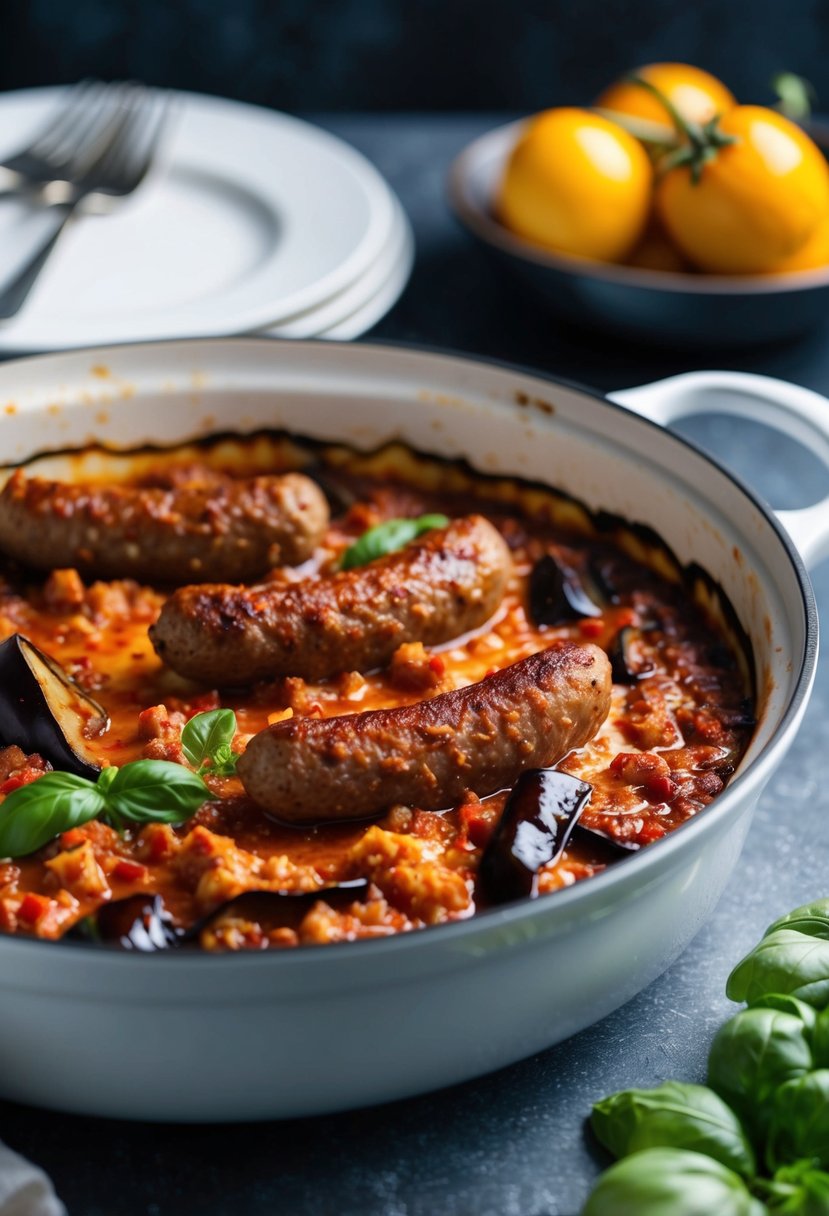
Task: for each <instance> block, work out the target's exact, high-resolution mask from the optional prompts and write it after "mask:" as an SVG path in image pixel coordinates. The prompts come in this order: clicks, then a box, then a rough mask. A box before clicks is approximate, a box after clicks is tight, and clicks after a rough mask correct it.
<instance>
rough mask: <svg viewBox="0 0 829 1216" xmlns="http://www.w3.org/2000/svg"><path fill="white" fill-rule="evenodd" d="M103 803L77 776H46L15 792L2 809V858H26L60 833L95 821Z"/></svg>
mask: <svg viewBox="0 0 829 1216" xmlns="http://www.w3.org/2000/svg"><path fill="white" fill-rule="evenodd" d="M103 809H104V799H103V797H102V796H101V794H100V793H99V792H98V790H97V788H96V786H95V784H94V783H93V782H92V781H87V780H86V778H85V777H76V776H75V775H74V773H45V774H44V776H42V777H38V778H37V779H36V780H34V781H32V782H31V783H30V784H29V785H22V786H21V787H20V788H19V789H16V790H13V791H12V793H11V794H9V795H7V797H6V798H5V799H4V801H3V804H2V806H0V857H25V856H27V854H29V853H34V852H36V850H37V849H40V848H42V847H43V845H45V844H48V843H49V841H50V840H53V839H54V838H55V836H59V835H60V833H61V832H68V831H69V829H70V828H77V827H80V826H81V824H83V823H88V822H89V821H90V819H95V818H96V816H98V815H100V813H101V811H102V810H103Z"/></svg>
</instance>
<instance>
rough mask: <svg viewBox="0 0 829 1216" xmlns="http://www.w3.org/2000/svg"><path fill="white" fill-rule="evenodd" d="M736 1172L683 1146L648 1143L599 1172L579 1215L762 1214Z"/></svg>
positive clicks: (719, 1215) (763, 1212)
mask: <svg viewBox="0 0 829 1216" xmlns="http://www.w3.org/2000/svg"><path fill="white" fill-rule="evenodd" d="M765 1213H766V1208H765V1207H764V1205H763V1204H762V1203H761V1202H760V1201H759V1200H757V1199H755V1198H754V1197H753V1196H752V1194H751V1192H750V1191H749V1189H748V1187H747V1186H746V1184H745V1182H744V1181H743V1180H742V1178H741V1177H740V1175H739V1174H735V1173H734V1171H733V1170H730V1169H728V1167H727V1166H725V1165H723V1164H722V1163H721V1162H720V1161H715V1160H714V1159H713V1158H712V1157H707V1156H704V1155H703V1154H702V1153H692V1152H689V1151H688V1150H687V1149H682V1148H648V1149H644V1150H643V1151H642V1152H640V1153H634V1154H633V1155H632V1156H631V1157H625V1158H624V1159H623V1160H622V1161H618V1162H617V1163H616V1165H612V1166H611V1167H610V1169H609V1170H607V1171H606V1172H605V1173H604V1174H602V1176H601V1178H600V1179H599V1181H598V1182H597V1184H596V1186H595V1188H594V1189H593V1191H592V1193H591V1195H590V1197H589V1199H588V1200H587V1203H586V1204H585V1206H584V1208H583V1210H582V1216H715V1214H716V1216H765Z"/></svg>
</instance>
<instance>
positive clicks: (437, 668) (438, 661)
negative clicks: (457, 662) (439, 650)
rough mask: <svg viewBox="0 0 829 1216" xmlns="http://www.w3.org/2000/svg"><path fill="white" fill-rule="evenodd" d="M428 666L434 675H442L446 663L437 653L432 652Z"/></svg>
mask: <svg viewBox="0 0 829 1216" xmlns="http://www.w3.org/2000/svg"><path fill="white" fill-rule="evenodd" d="M429 666H430V667H431V669H432V671H433V672H434V673H435V675H436V676H442V675H443V674H444V673H445V671H446V663H445V662H444V660H443V659H442V658H441V657H440V655H439V654H433V655H432V657H431V658H430V659H429Z"/></svg>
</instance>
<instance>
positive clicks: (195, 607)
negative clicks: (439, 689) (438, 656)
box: [150, 515, 512, 686]
mask: <svg viewBox="0 0 829 1216" xmlns="http://www.w3.org/2000/svg"><path fill="white" fill-rule="evenodd" d="M511 564H512V562H511V558H510V555H509V550H508V549H507V546H506V544H505V542H504V540H503V538H502V537H501V536H500V534H499V533H498V532H497V531H496V529H495V528H493V526H492V524H490V523H488V522H487V520H485V519H483V518H482V517H481V516H479V515H471V516H468V517H466V518H464V519H456V520H454V521H453V522H452V523H451V524H450V525H449V526H448V527H447V528H441V529H436V530H435V531H433V532H428V533H426V534H425V535H424V536H423V537H422V538H421V539H420V540H418V541H414V542H413V543H412V544H410V545H407V546H406V547H405V548H404V549H401V550H400V551H399V552H397V553H391V554H389V555H388V557H384V558H380V559H379V560H378V561H375V562H371V563H370V564H369V565H367V566H362V567H360V568H359V569H356V570H348V571H345V572H342V573H340V574H334V575H330V576H328V577H324V578H315V579H303V580H302V581H301V582H298V583H287V584H286V583H279V584H276V583H275V584H270V585H268V586H263V587H250V588H245V587H221V586H204V587H182V588H181V589H180V590H179V591H177V592H176V593H175V594H174V595H172V596H171V597H170V599H169V600H168V601H167V603H166V604H165V605H164V608H163V609H162V612H161V616H160V617H159V619H158V621H157V623H156V624H155V625H154V626H153V627H152V629H151V630H150V637H151V639H152V643H153V646H155V648H156V651H157V652H158V654H159V655H160V656H161V658H162V659H163V660H164V662H165V663H167V664H168V665H169V666H170V667H172V668H174V670H175V671H178V672H180V673H181V674H182V675H185V676H190V677H191V678H193V679H196V680H202V681H204V682H205V683H207V684H213V685H219V686H222V685H228V684H247V683H251V682H252V681H254V680H258V679H264V678H265V677H273V676H276V675H293V676H304V677H305V678H306V679H308V680H320V679H324V678H325V677H326V676H330V675H335V674H336V673H337V672H340V671H368V670H370V669H371V668H373V667H380V666H382V664H384V663H386V662H388V660H389V659H390V658H391V656H392V654H393V653H394V651H395V650H396V649H397V647H398V646H399V645H400V644H401V642H418V641H419V642H423V643H424V644H426V645H435V644H436V643H438V642H445V641H448V640H449V639H450V638H453V637H457V636H458V635H459V634H461V633H466V631H467V630H469V629H474V628H476V627H477V626H478V625H482V624H483V623H484V622H485V621H486V620H487V618H488V617H490V616H491V615H492V613H493V612H494V611H495V609H496V608H497V607H498V605H499V604H500V602H501V600H502V599H503V595H504V590H505V587H506V583H507V578H508V576H509V572H510V568H511Z"/></svg>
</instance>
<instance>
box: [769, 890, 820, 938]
mask: <svg viewBox="0 0 829 1216" xmlns="http://www.w3.org/2000/svg"><path fill="white" fill-rule="evenodd" d="M778 929H796V930H797V932H798V933H805V934H806V935H807V936H808V937H822V938H825V939H826V940H829V899H816V900H815V901H814V903H811V904H803V906H802V907H801V908H794V909H793V911H791V912H787V913H786V915H785V916H781V917H780V918H779V919H778V920H776V921H775V922H774V924H773V925H769V927H768V929H766V932H765V933H764V934H763V936H764V937H768V935H769V934H770V933H776V932H777V930H778Z"/></svg>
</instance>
